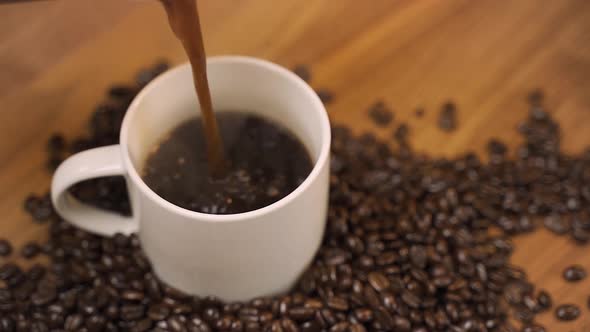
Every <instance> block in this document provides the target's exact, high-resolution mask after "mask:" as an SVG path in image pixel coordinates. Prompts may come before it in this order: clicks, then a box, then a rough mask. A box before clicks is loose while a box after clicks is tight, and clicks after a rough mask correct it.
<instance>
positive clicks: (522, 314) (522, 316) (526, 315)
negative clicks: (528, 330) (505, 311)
mask: <svg viewBox="0 0 590 332" xmlns="http://www.w3.org/2000/svg"><path fill="white" fill-rule="evenodd" d="M514 318H516V319H517V320H519V321H521V322H523V323H530V322H532V321H533V319H534V318H535V314H534V313H533V312H532V311H531V310H529V309H527V308H519V309H516V310H515V311H514Z"/></svg>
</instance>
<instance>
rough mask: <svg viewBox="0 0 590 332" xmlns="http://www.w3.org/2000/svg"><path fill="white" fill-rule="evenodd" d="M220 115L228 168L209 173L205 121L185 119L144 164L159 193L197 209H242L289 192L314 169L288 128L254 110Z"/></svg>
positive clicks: (151, 184) (215, 211)
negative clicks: (220, 175)
mask: <svg viewBox="0 0 590 332" xmlns="http://www.w3.org/2000/svg"><path fill="white" fill-rule="evenodd" d="M216 117H217V121H218V123H219V130H220V134H221V138H222V140H223V142H224V148H225V153H226V156H227V160H229V162H230V164H229V167H228V170H227V172H226V173H225V174H224V176H223V177H220V178H216V177H212V176H210V172H209V171H210V170H209V169H208V167H209V165H210V164H209V163H208V160H207V149H206V144H205V142H204V140H203V137H204V134H203V125H202V122H201V121H200V119H199V118H193V119H190V120H187V121H185V122H183V123H181V124H180V125H178V126H177V127H176V128H174V129H173V130H172V131H171V132H170V133H168V134H167V135H166V136H165V137H164V138H163V139H162V140H161V141H160V142H159V143H158V144H157V145H156V146H155V147H154V149H153V151H152V152H151V153H150V155H149V156H148V158H147V161H146V163H145V165H144V168H143V172H142V177H143V180H144V181H145V183H146V184H147V185H148V186H149V187H150V188H151V189H152V190H153V191H154V192H156V193H157V194H158V195H159V196H161V197H162V198H164V199H165V200H167V201H169V202H171V203H173V204H175V205H178V206H180V207H183V208H185V209H189V210H193V211H197V212H203V213H211V214H231V213H242V212H247V211H252V210H256V209H259V208H262V207H265V206H267V205H270V204H272V203H274V202H276V201H278V200H280V199H281V198H283V197H285V196H287V195H288V194H289V193H291V192H292V191H293V190H295V189H296V188H297V187H298V186H299V185H300V184H301V183H302V182H303V181H304V180H305V178H306V177H307V176H308V175H309V173H310V172H311V169H312V168H313V163H312V160H311V158H310V156H309V153H308V152H307V150H306V148H305V146H304V145H303V143H301V142H300V141H299V139H297V137H295V135H293V134H292V133H291V132H290V131H289V130H288V129H287V128H284V127H283V126H281V125H279V124H277V123H275V122H272V121H270V120H268V119H265V118H263V117H261V116H258V115H254V114H252V113H245V112H219V113H217V115H216Z"/></svg>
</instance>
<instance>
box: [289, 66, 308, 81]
mask: <svg viewBox="0 0 590 332" xmlns="http://www.w3.org/2000/svg"><path fill="white" fill-rule="evenodd" d="M293 73H295V75H297V76H299V77H300V78H301V79H302V80H304V81H305V82H308V83H309V81H310V80H311V71H310V70H309V67H308V66H306V65H296V66H295V67H293Z"/></svg>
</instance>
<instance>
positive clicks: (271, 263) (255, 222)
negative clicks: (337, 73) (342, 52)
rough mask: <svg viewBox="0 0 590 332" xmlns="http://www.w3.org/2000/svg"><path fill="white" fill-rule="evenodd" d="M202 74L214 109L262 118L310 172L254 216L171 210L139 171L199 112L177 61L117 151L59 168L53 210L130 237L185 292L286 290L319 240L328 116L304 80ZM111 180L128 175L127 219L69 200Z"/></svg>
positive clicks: (233, 63) (135, 110)
mask: <svg viewBox="0 0 590 332" xmlns="http://www.w3.org/2000/svg"><path fill="white" fill-rule="evenodd" d="M207 71H208V76H209V84H210V89H211V95H212V99H213V104H214V106H215V108H216V110H248V111H250V112H254V113H256V114H259V115H262V116H264V117H265V118H269V119H271V120H274V121H276V122H277V123H280V124H281V125H283V126H285V127H286V128H288V129H290V130H291V131H292V132H293V133H294V134H295V135H296V136H297V137H298V138H299V139H300V140H301V142H302V143H303V144H304V145H305V147H306V148H307V150H308V152H309V153H310V156H311V158H312V160H313V161H314V167H313V170H312V172H311V173H310V174H309V176H308V177H307V178H306V180H305V181H304V182H303V183H302V184H301V185H300V186H299V187H298V188H297V189H296V190H294V191H293V192H292V193H290V194H289V195H288V196H286V197H284V198H283V199H281V200H279V201H277V202H275V203H273V204H271V205H269V206H266V207H263V208H261V209H257V210H254V211H249V212H245V213H239V214H229V215H212V214H204V213H199V212H194V211H190V210H187V209H183V208H181V207H178V206H176V205H174V204H172V203H170V202H168V201H166V200H164V199H163V198H161V197H160V196H158V195H157V194H156V193H155V192H153V191H152V190H151V189H150V188H149V187H148V186H147V185H146V184H145V183H144V182H143V180H142V179H141V177H140V172H141V169H142V166H143V163H144V161H145V160H146V158H147V155H148V153H149V151H150V149H151V148H152V147H153V146H154V145H155V144H157V142H158V141H159V140H160V139H161V138H162V137H163V136H164V135H165V134H166V133H167V132H169V131H170V130H171V129H172V128H174V127H175V126H177V125H178V124H180V123H181V122H183V121H185V120H187V119H189V118H191V117H194V116H197V115H198V114H199V112H198V110H199V105H198V101H197V97H196V94H195V91H194V87H193V80H192V74H191V68H190V66H189V65H188V64H184V65H181V66H179V67H176V68H173V69H171V70H169V71H168V72H166V73H164V74H162V75H161V76H159V77H157V78H156V79H155V80H154V81H152V82H151V83H150V84H148V85H147V86H146V87H145V88H144V89H143V90H142V91H141V92H140V93H139V94H138V95H137V96H136V97H135V99H134V100H133V102H132V103H131V105H130V106H129V109H128V111H127V113H126V115H125V119H124V120H123V124H122V127H121V134H120V141H119V142H120V144H118V145H112V146H106V147H100V148H96V149H91V150H88V151H83V152H80V153H78V154H76V155H74V156H72V157H70V158H68V159H67V160H66V161H64V162H63V163H62V165H60V167H59V168H58V169H57V171H56V173H55V175H54V178H53V182H52V185H51V196H52V200H53V203H54V205H55V207H56V209H57V212H58V213H59V214H60V215H61V216H62V217H63V218H64V219H66V220H67V221H69V222H71V223H73V224H74V225H76V226H78V227H80V228H82V229H84V230H87V231H89V232H93V233H97V234H101V235H107V236H108V235H113V234H115V233H117V232H121V233H125V234H129V233H133V232H137V233H138V236H139V239H140V242H141V246H142V248H143V250H144V251H145V253H146V255H147V257H148V258H149V259H150V261H151V263H152V265H153V269H154V271H155V273H156V274H157V275H158V276H159V277H160V279H162V280H163V281H164V282H166V283H168V284H169V285H171V286H173V287H175V288H178V289H180V290H182V291H185V292H187V293H190V294H195V295H201V296H205V295H213V296H217V297H219V298H221V299H222V300H225V301H245V300H249V299H252V298H255V297H259V296H267V295H273V294H277V293H282V292H285V291H287V290H288V289H289V288H291V287H292V286H293V284H294V283H295V282H296V281H297V279H298V278H299V276H300V274H301V273H302V272H303V271H304V269H305V268H306V267H307V266H308V265H309V264H310V262H311V260H312V259H313V257H314V255H315V254H316V252H317V250H318V248H319V246H320V243H321V240H322V237H323V233H324V228H325V223H326V214H327V206H328V189H329V157H330V137H331V134H330V124H329V120H328V116H327V113H326V110H325V108H324V106H323V104H322V102H321V101H320V99H319V98H318V96H317V95H316V94H315V92H314V91H313V90H312V89H311V88H310V87H309V85H307V84H306V83H305V82H304V81H303V80H301V79H300V78H299V77H297V76H296V75H295V74H293V73H292V72H290V71H289V70H287V69H285V68H283V67H281V66H279V65H276V64H273V63H271V62H268V61H265V60H261V59H256V58H250V57H243V56H221V57H213V58H210V59H208V61H207ZM286 153H288V152H286ZM114 175H121V176H124V177H125V178H126V181H127V187H128V191H129V197H130V200H131V207H132V210H133V216H131V217H123V216H120V215H117V214H115V213H111V212H108V211H105V210H100V209H98V208H95V207H91V206H88V205H85V204H83V203H81V202H80V201H78V200H76V199H75V198H74V197H72V196H71V195H70V194H69V193H68V188H69V187H71V186H72V185H73V184H75V183H77V182H80V181H83V180H88V179H91V178H97V177H103V176H114Z"/></svg>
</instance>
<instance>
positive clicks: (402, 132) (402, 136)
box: [393, 123, 410, 143]
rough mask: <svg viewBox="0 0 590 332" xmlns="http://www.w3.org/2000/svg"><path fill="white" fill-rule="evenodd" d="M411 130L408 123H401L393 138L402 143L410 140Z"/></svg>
mask: <svg viewBox="0 0 590 332" xmlns="http://www.w3.org/2000/svg"><path fill="white" fill-rule="evenodd" d="M409 132H410V128H409V127H408V125H407V124H405V123H401V124H400V125H399V126H398V127H397V128H396V129H395V131H394V132H393V138H395V140H396V141H398V142H400V143H406V142H407V140H408V134H409Z"/></svg>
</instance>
